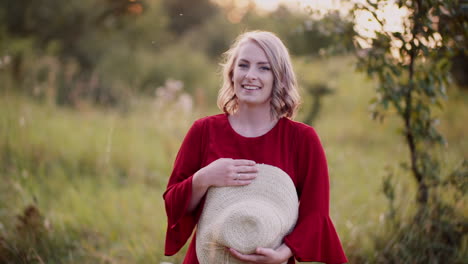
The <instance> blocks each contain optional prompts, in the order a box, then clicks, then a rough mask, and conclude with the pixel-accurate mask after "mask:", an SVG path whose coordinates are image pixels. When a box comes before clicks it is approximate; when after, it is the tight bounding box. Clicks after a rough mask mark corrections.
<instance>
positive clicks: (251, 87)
mask: <svg viewBox="0 0 468 264" xmlns="http://www.w3.org/2000/svg"><path fill="white" fill-rule="evenodd" d="M244 89H247V90H258V89H260V88H259V87H257V86H250V85H244Z"/></svg>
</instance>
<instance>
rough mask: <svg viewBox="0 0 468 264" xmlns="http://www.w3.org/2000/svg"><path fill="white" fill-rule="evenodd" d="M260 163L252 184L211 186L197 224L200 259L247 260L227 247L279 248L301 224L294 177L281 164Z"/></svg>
mask: <svg viewBox="0 0 468 264" xmlns="http://www.w3.org/2000/svg"><path fill="white" fill-rule="evenodd" d="M257 166H258V176H257V178H256V179H255V180H254V181H252V183H250V184H249V185H245V186H236V187H211V188H210V189H209V190H208V193H207V197H206V201H205V206H204V208H203V212H202V215H201V216H200V220H199V222H198V227H197V240H196V251H197V257H198V261H199V262H200V264H227V263H243V262H242V261H239V260H237V259H235V258H234V257H232V256H231V254H230V253H229V252H228V251H227V250H226V248H234V249H236V250H237V251H239V252H241V253H243V254H252V253H255V250H256V248H257V247H265V248H277V247H279V246H280V245H281V243H282V241H283V238H284V236H286V235H287V234H288V233H289V232H291V230H292V229H293V227H294V225H295V224H296V220H297V215H298V207H299V202H298V199H297V193H296V188H295V187H294V183H293V182H292V180H291V178H290V177H289V176H288V174H286V173H285V172H284V171H282V170H281V169H280V168H277V167H274V166H270V165H266V164H257Z"/></svg>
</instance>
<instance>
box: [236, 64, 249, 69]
mask: <svg viewBox="0 0 468 264" xmlns="http://www.w3.org/2000/svg"><path fill="white" fill-rule="evenodd" d="M238 66H239V67H240V68H247V67H249V65H247V64H245V63H239V65H238Z"/></svg>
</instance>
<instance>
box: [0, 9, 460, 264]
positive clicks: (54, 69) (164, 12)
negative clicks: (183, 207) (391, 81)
mask: <svg viewBox="0 0 468 264" xmlns="http://www.w3.org/2000/svg"><path fill="white" fill-rule="evenodd" d="M374 2H384V4H383V5H381V6H375V9H374V13H377V14H378V17H373V16H372V15H371V14H370V11H372V10H367V11H369V12H367V13H366V12H365V11H366V10H365V9H363V8H361V10H356V6H355V4H356V3H357V4H359V3H364V1H333V0H329V1H313V0H303V1H300V0H296V1H286V0H238V1H235V0H191V1H184V0H82V1H60V0H2V1H1V2H0V262H1V263H162V262H169V263H181V262H182V259H183V256H184V252H185V249H184V250H183V251H181V252H179V253H178V254H177V255H175V256H172V257H168V256H164V255H163V249H164V238H165V229H166V215H165V210H164V203H163V200H162V194H163V192H164V190H165V187H166V184H167V180H168V177H169V175H170V173H171V170H172V164H173V161H174V158H175V155H176V154H177V151H178V148H179V146H180V144H181V142H182V140H183V138H184V136H185V133H186V132H187V130H188V128H189V127H190V126H191V124H192V123H193V122H194V121H195V120H196V119H198V118H201V117H204V116H207V115H211V114H216V113H220V110H219V109H217V107H216V98H217V93H218V89H219V87H220V85H221V68H220V63H221V62H222V59H223V52H224V51H226V50H227V49H228V48H229V46H230V45H231V43H232V42H233V40H234V39H235V38H236V36H238V35H239V34H240V33H242V32H244V31H247V30H257V29H259V30H268V31H272V32H274V33H276V34H277V35H278V36H279V37H280V38H281V39H282V40H283V41H284V43H285V44H286V46H287V47H288V48H289V50H290V53H291V55H292V58H293V65H294V69H295V72H296V74H297V77H298V79H299V82H300V93H301V96H302V101H303V102H302V105H301V108H300V111H299V113H298V115H297V117H296V120H298V121H301V122H305V123H307V124H309V125H312V126H314V127H315V128H316V130H317V132H318V134H319V135H320V137H321V139H322V143H323V145H324V148H325V151H326V154H327V158H328V162H329V170H330V179H331V205H330V206H331V217H332V219H333V221H334V223H335V225H336V228H337V231H338V233H339V235H340V238H341V240H342V243H343V246H344V248H345V252H346V253H347V255H348V257H349V259H350V263H441V262H437V261H438V260H437V259H438V258H437V256H436V255H437V252H445V253H446V254H448V255H442V256H445V257H447V256H450V257H451V258H450V260H453V262H452V261H448V262H447V263H463V260H464V261H466V259H467V257H468V253H467V247H468V239H467V236H466V234H467V231H468V229H467V226H468V222H467V220H466V219H467V216H468V213H467V211H468V207H467V195H466V186H467V183H466V182H467V181H466V179H467V177H468V175H467V173H466V171H467V170H466V167H467V166H466V160H467V157H468V140H467V137H466V135H467V132H468V127H467V126H466V122H467V121H468V119H467V118H468V80H467V73H468V70H467V66H466V65H467V49H466V48H467V44H466V43H467V42H466V35H467V28H468V26H467V22H466V21H467V19H466V18H467V12H466V7H467V4H466V1H451V0H447V1H433V2H437V3H438V4H439V5H440V6H442V7H443V8H442V7H441V8H440V10H442V11H441V13H438V15H437V14H433V16H432V17H431V21H432V23H436V24H437V25H439V26H436V27H434V29H433V30H434V32H432V33H431V34H432V36H436V37H434V38H433V39H434V41H435V43H439V42H438V39H443V37H445V36H446V35H444V34H445V33H444V32H451V33H453V35H452V36H453V38H452V39H448V41H447V42H445V41H442V42H440V43H442V44H440V45H437V44H435V45H432V46H431V44H430V43H429V44H427V43H424V45H426V44H427V46H429V47H430V48H431V47H432V50H444V51H450V54H449V55H440V56H439V57H430V56H429V55H427V54H429V53H427V54H426V53H424V52H425V50H423V53H422V54H423V55H421V58H422V60H421V62H420V64H421V65H431V63H432V62H434V63H435V62H436V61H439V60H440V57H443V58H444V60H442V61H443V62H444V64H443V65H446V66H444V67H445V68H443V67H442V66H440V69H446V71H442V70H441V74H440V76H442V77H444V80H445V79H446V81H445V82H444V85H443V87H442V88H441V89H442V90H443V93H440V94H437V96H438V97H437V98H436V97H435V96H434V98H436V99H437V100H432V101H431V100H428V101H424V102H425V103H426V104H428V105H429V108H430V109H433V110H432V111H431V117H432V116H433V117H434V119H431V120H432V121H434V122H433V123H434V126H435V127H436V128H437V131H439V132H440V134H441V135H442V136H443V137H444V143H443V144H442V145H441V146H437V147H431V148H429V149H430V150H431V154H432V155H433V157H436V158H437V160H439V165H438V167H437V171H438V172H440V173H439V174H438V175H442V176H440V178H441V179H444V176H443V175H452V174H456V175H458V176H457V177H458V178H456V179H458V181H457V183H456V184H457V186H458V187H460V186H461V187H460V188H458V187H456V186H455V187H453V189H451V188H452V187H450V188H448V189H443V192H441V193H443V194H441V195H442V196H444V197H448V198H447V199H446V200H444V201H445V202H446V203H445V204H448V205H449V207H447V208H450V210H451V211H450V212H455V213H454V214H455V215H457V218H454V217H451V219H452V220H453V219H456V222H454V223H451V222H450V223H449V222H444V221H446V219H445V220H443V221H442V220H441V221H439V222H437V223H439V224H440V226H439V225H432V224H429V226H425V228H426V229H423V228H422V227H424V226H422V225H419V224H418V223H417V222H412V221H413V220H414V218H413V215H414V214H415V211H417V210H416V209H415V208H417V207H418V206H419V205H420V204H421V203H419V205H418V202H416V201H415V200H416V194H417V189H418V182H417V181H416V182H415V180H414V179H413V176H412V175H411V170H408V169H407V165H405V164H406V163H405V162H409V159H410V154H409V153H410V152H409V148H408V145H407V142H406V141H405V137H404V134H402V131H404V122H403V121H402V119H401V117H400V116H399V115H398V111H397V110H395V109H394V108H391V107H389V108H386V107H384V110H383V111H384V112H385V113H386V115H385V118H377V119H378V120H380V122H379V121H378V120H373V118H372V117H375V113H376V112H375V103H376V99H375V98H377V100H380V101H378V102H379V103H382V100H381V98H380V97H379V91H378V87H379V85H380V84H381V83H380V82H379V80H380V79H379V78H380V77H378V76H382V75H377V77H376V76H375V75H374V77H373V75H371V74H372V73H373V70H375V67H374V66H375V65H374V64H372V62H371V61H372V58H379V57H378V55H375V54H376V53H372V52H371V51H374V50H375V48H376V46H377V45H378V44H379V43H380V42H378V41H376V39H378V38H379V37H381V34H379V30H380V31H387V32H393V33H392V34H393V35H392V36H398V35H396V34H397V33H398V32H404V31H405V27H408V25H409V24H408V23H406V22H405V21H408V20H405V19H408V17H409V19H410V20H411V14H412V11H414V10H413V9H411V8H405V3H406V1H371V2H370V3H371V5H370V7H373V8H374V6H372V3H374ZM415 2H418V1H415ZM429 2H431V1H429ZM451 4H453V5H454V6H455V8H452V7H453V5H451ZM457 7H458V8H457ZM438 10H439V9H438ZM444 10H445V11H444ZM444 16H445V20H444V19H443V18H444ZM376 18H380V19H382V21H385V26H382V25H380V24H379V20H378V19H376ZM441 25H444V26H445V27H442V26H441ZM444 30H445V31H444ZM429 31H430V30H429ZM376 32H377V33H376ZM395 32H397V33H395ZM424 32H428V30H425V31H424ZM437 34H438V35H437ZM437 36H439V37H440V36H442V37H441V38H438V37H437ZM443 40H445V39H443ZM402 41H403V42H404V41H405V40H402ZM396 46H397V47H398V48H401V49H404V48H405V45H399V46H398V45H397V44H396ZM410 47H413V46H411V45H410ZM418 47H419V46H418ZM388 50H391V49H388ZM388 50H385V51H388ZM408 50H411V48H407V49H406V51H408ZM397 51H398V50H397ZM369 54H370V55H371V56H370V55H369ZM373 54H374V55H375V57H372V56H374V55H373ZM401 54H402V53H400V55H401ZM424 54H426V55H427V56H426V55H424ZM431 54H432V53H431ZM438 54H441V53H438ZM444 54H445V53H444ZM401 56H402V55H401ZM425 56H426V57H427V60H426V57H425ZM363 59H364V62H367V64H365V65H364V66H363ZM360 62H361V63H360ZM366 65H367V66H366ZM372 65H374V66H372ZM395 65H396V67H400V66H401V68H402V69H403V70H404V69H406V68H407V64H404V63H401V62H399V63H396V64H395ZM437 65H439V64H437ZM371 66H372V67H374V68H372V67H371ZM405 67H406V68H405ZM381 73H382V74H383V72H381ZM429 75H430V74H429ZM429 75H428V76H429ZM431 76H432V75H431ZM438 76H439V75H438ZM429 79H430V78H429ZM432 81H433V82H436V81H434V80H431V81H430V82H432ZM376 89H377V90H376ZM379 98H380V99H379ZM431 98H432V97H431ZM439 99H440V100H439ZM435 101H437V105H438V106H437V107H436V108H432V105H430V104H431V103H432V102H435ZM383 104H385V102H383ZM374 119H375V118H374ZM432 121H431V123H432ZM455 172H456V173H455ZM450 179H452V178H450ZM443 182H444V181H443ZM445 182H449V183H450V184H452V183H453V181H451V180H447V181H445ZM446 185H449V184H446ZM444 186H445V185H444ZM444 188H445V187H444ZM459 190H461V195H458V192H459ZM446 193H449V194H450V193H453V194H454V195H447V194H446ZM455 193H457V195H455ZM438 194H440V193H438ZM431 204H433V203H431V202H429V203H425V204H424V207H430V206H431ZM437 208H439V207H437ZM444 208H445V207H444ZM431 212H432V214H436V215H439V214H442V215H444V214H446V213H445V211H443V212H442V211H431ZM395 215H398V217H397V218H396V217H395ZM447 215H450V216H452V213H450V214H447ZM395 219H397V220H395ZM447 221H448V220H447ZM454 221H455V220H454ZM408 223H409V224H411V225H412V226H416V227H418V226H419V229H417V230H413V229H410V230H413V231H414V232H413V231H411V232H413V233H411V232H406V231H407V230H408V229H405V228H409V227H408ZM431 223H432V222H431ZM446 226H450V227H453V228H452V229H450V232H449V231H447V232H445V231H444V232H445V233H444V232H442V233H440V234H441V236H440V240H437V241H438V242H437V243H436V244H430V243H429V242H428V243H429V244H427V245H428V247H429V248H430V250H426V249H424V248H418V246H415V247H411V246H408V247H406V246H405V245H407V244H405V243H406V242H407V241H413V240H414V241H415V242H414V241H413V242H414V244H411V245H419V244H421V243H422V242H420V240H419V239H421V237H424V236H426V237H427V236H428V234H431V233H430V230H433V229H432V228H435V229H437V228H439V229H440V230H445V229H444V227H446ZM439 229H437V230H439ZM398 230H400V231H401V230H406V231H405V232H404V233H405V234H413V235H414V236H411V237H408V236H406V237H405V236H397V237H394V236H392V234H396V233H398ZM431 232H432V231H431ZM437 234H439V233H437ZM429 237H430V235H429ZM405 241H406V242H405ZM413 242H412V243H413ZM418 243H419V244H418ZM424 245H425V244H424ZM395 248H400V249H401V248H404V250H403V251H401V250H400V251H398V250H397V251H398V253H395V254H394V255H391V254H393V253H392V252H396V251H392V250H394V249H395ZM402 252H404V253H402ZM434 252H435V253H434ZM447 252H448V253H447ZM433 253H434V254H435V255H434V256H433V255H431V254H433ZM445 253H444V254H445ZM389 254H390V255H389ZM439 257H440V256H439ZM426 258H429V259H433V260H434V261H436V262H427V261H425V259H426ZM423 260H424V261H423ZM464 263H466V262H464Z"/></svg>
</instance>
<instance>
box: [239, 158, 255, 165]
mask: <svg viewBox="0 0 468 264" xmlns="http://www.w3.org/2000/svg"><path fill="white" fill-rule="evenodd" d="M255 164H257V163H256V162H255V161H253V160H246V159H235V160H234V166H254V165H255Z"/></svg>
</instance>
